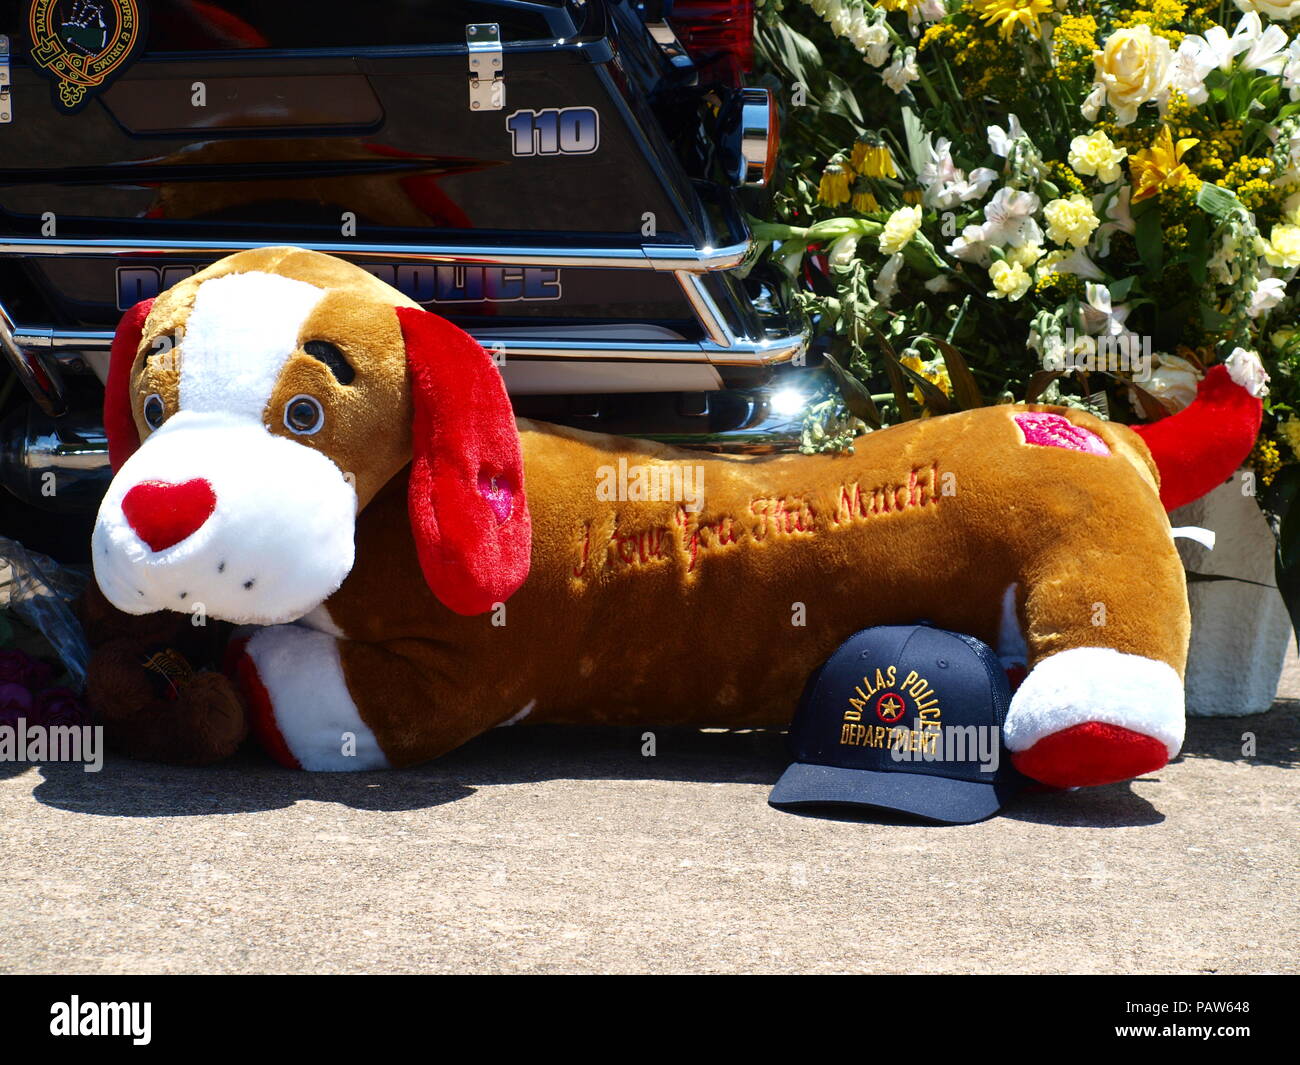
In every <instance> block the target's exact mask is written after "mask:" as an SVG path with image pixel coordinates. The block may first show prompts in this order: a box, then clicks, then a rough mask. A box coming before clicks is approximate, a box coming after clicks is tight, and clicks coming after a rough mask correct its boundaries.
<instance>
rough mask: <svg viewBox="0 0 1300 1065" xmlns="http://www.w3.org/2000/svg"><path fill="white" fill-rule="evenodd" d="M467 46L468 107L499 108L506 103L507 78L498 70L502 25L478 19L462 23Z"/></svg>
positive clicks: (493, 109) (499, 66)
mask: <svg viewBox="0 0 1300 1065" xmlns="http://www.w3.org/2000/svg"><path fill="white" fill-rule="evenodd" d="M465 43H466V45H468V46H469V109H470V110H471V111H500V110H501V109H502V108H503V107H505V105H506V79H505V75H504V74H503V73H502V70H501V26H500V25H499V24H498V23H496V22H477V23H472V24H471V25H469V26H466V27H465Z"/></svg>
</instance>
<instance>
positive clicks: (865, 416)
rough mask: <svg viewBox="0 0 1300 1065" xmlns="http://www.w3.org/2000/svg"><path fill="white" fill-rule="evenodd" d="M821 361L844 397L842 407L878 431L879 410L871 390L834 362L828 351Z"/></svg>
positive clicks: (879, 423) (879, 421)
mask: <svg viewBox="0 0 1300 1065" xmlns="http://www.w3.org/2000/svg"><path fill="white" fill-rule="evenodd" d="M822 361H823V362H825V363H826V368H827V369H829V370H830V372H831V376H832V377H834V378H835V382H836V384H838V385H839V386H840V395H842V396H843V397H844V405H845V406H846V407H848V408H849V412H850V413H851V414H852V415H853V416H854V417H856V418H861V419H862V420H863V421H864V422H866V423H867V424H868V425H869V426H871V428H873V429H879V428H880V425H881V420H880V409H879V408H878V407H877V406H876V401H875V400H874V399H872V398H871V390H870V389H869V388H867V387H866V386H865V385H864V384H863V383H862V382H861V381H859V380H858V378H857V377H856V376H854V375H853V374H851V373H849V371H848V370H846V369H845V368H844V367H843V366H841V365H840V364H839V363H838V362H836V361H835V357H834V356H833V355H832V354H831V353H830V352H829V351H828V352H827V353H826V354H825V355H823V356H822Z"/></svg>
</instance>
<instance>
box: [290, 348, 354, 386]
mask: <svg viewBox="0 0 1300 1065" xmlns="http://www.w3.org/2000/svg"><path fill="white" fill-rule="evenodd" d="M302 350H303V351H305V352H306V353H307V354H308V355H310V356H311V357H312V358H313V359H316V360H317V361H318V362H323V363H324V364H325V365H326V366H328V367H329V368H330V373H332V374H333V375H334V376H335V378H337V380H338V383H339V384H341V385H350V384H351V383H352V379H353V378H354V377H356V375H357V372H356V370H354V369H352V365H351V363H349V362H348V360H347V359H345V358H344V357H343V352H341V351H339V349H338V348H336V347H335V346H334V345H333V344H331V343H330V342H329V341H328V340H309V341H307V343H306V344H304V345H303V346H302Z"/></svg>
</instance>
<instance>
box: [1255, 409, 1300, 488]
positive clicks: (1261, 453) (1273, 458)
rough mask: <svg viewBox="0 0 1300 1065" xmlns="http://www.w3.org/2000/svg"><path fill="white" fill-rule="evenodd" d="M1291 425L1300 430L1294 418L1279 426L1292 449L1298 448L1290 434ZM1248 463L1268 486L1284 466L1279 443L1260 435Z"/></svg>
mask: <svg viewBox="0 0 1300 1065" xmlns="http://www.w3.org/2000/svg"><path fill="white" fill-rule="evenodd" d="M1289 426H1294V427H1295V431H1296V432H1300V425H1297V424H1296V420H1295V419H1294V418H1292V419H1291V420H1290V421H1289V422H1284V423H1282V424H1281V425H1279V426H1278V431H1279V432H1281V434H1282V435H1283V437H1285V438H1286V441H1287V443H1288V444H1290V445H1291V451H1292V452H1293V453H1294V452H1295V449H1296V445H1295V441H1294V440H1293V439H1292V438H1291V436H1290V430H1289V429H1288V427H1289ZM1246 463H1247V465H1249V466H1252V467H1253V468H1254V470H1255V472H1256V473H1258V474H1259V479H1260V480H1261V481H1262V482H1263V483H1264V484H1265V485H1266V486H1267V485H1271V484H1272V483H1273V478H1274V477H1276V476H1277V472H1278V470H1280V469H1281V468H1282V454H1281V452H1279V451H1278V449H1277V445H1276V444H1275V443H1273V441H1272V440H1266V439H1265V438H1264V437H1262V436H1261V437H1260V438H1259V439H1258V440H1256V441H1255V446H1254V447H1253V448H1252V449H1251V452H1250V455H1249V456H1247V458H1246Z"/></svg>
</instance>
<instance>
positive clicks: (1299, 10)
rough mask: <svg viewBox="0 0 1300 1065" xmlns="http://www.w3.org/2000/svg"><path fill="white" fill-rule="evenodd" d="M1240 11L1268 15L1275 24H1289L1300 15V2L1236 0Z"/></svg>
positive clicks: (1298, 0)
mask: <svg viewBox="0 0 1300 1065" xmlns="http://www.w3.org/2000/svg"><path fill="white" fill-rule="evenodd" d="M1234 2H1235V3H1236V5H1237V10H1238V11H1244V12H1246V13H1247V14H1250V12H1252V11H1253V12H1255V14H1257V15H1267V16H1268V17H1269V18H1271V19H1273V20H1274V21H1275V22H1289V21H1290V20H1291V19H1293V18H1295V17H1296V15H1300V0H1234Z"/></svg>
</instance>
